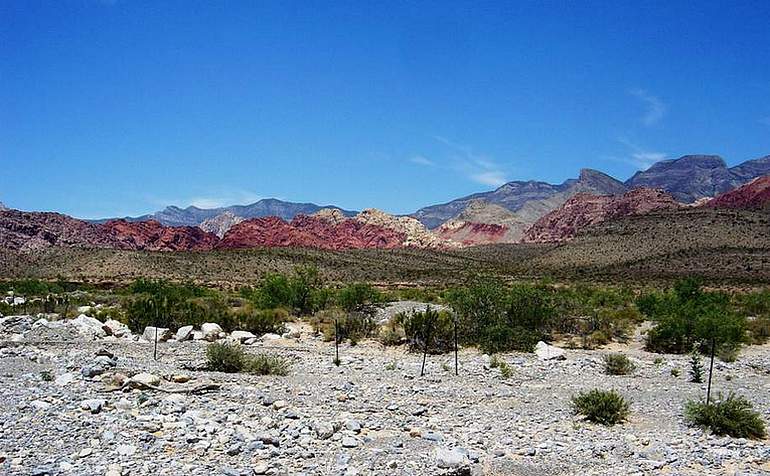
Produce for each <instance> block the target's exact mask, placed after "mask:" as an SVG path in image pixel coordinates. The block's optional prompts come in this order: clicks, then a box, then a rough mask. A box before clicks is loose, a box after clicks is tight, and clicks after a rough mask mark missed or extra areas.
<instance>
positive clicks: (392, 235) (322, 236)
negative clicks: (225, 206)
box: [217, 215, 406, 250]
mask: <svg viewBox="0 0 770 476" xmlns="http://www.w3.org/2000/svg"><path fill="white" fill-rule="evenodd" d="M405 238H406V236H405V234H403V233H398V232H396V231H394V230H390V229H388V228H384V227H381V226H377V225H369V224H366V223H361V222H359V221H356V220H344V221H342V222H340V223H333V222H330V221H327V220H324V219H323V218H319V217H316V216H307V215H299V216H297V217H295V218H294V219H293V220H291V222H286V221H284V220H282V219H280V218H278V217H266V218H253V219H250V220H245V221H242V222H241V223H238V224H236V225H235V226H233V227H232V228H231V229H230V230H229V231H228V232H227V233H226V234H225V236H224V238H223V239H222V240H221V241H220V242H219V244H218V245H217V248H220V249H233V248H254V247H303V248H318V249H328V250H345V249H358V248H398V247H401V246H403V243H404V241H405Z"/></svg>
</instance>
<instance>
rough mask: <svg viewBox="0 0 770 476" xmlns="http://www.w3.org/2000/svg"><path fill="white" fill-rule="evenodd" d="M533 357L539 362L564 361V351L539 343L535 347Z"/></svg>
mask: <svg viewBox="0 0 770 476" xmlns="http://www.w3.org/2000/svg"><path fill="white" fill-rule="evenodd" d="M535 355H537V358H538V359H540V360H564V359H565V358H566V357H565V356H564V349H560V348H558V347H554V346H552V345H548V344H546V343H545V342H543V341H540V342H538V343H537V345H536V346H535Z"/></svg>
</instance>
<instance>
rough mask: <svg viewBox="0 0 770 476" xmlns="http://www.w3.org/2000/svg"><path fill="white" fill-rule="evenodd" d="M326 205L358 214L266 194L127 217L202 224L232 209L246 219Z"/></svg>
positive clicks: (292, 213) (307, 211)
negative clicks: (235, 202) (243, 201)
mask: <svg viewBox="0 0 770 476" xmlns="http://www.w3.org/2000/svg"><path fill="white" fill-rule="evenodd" d="M323 208H336V209H339V210H340V211H341V212H342V213H343V214H344V215H345V216H354V215H355V214H356V212H354V211H350V210H344V209H341V208H339V207H334V206H331V205H326V206H320V205H316V204H315V203H294V202H285V201H283V200H278V199H275V198H265V199H262V200H259V201H257V202H254V203H252V204H250V205H232V206H229V207H221V208H198V207H195V206H189V207H187V208H179V207H176V206H169V207H166V208H165V209H163V210H161V211H158V212H155V213H152V214H149V215H143V216H140V217H133V218H131V217H129V218H126V220H128V221H146V220H157V221H159V222H160V223H162V224H163V225H166V226H198V225H200V224H201V223H203V222H204V221H206V220H208V219H211V218H214V217H216V216H219V215H221V214H223V213H226V212H229V213H232V214H233V215H235V216H237V217H241V218H244V219H249V218H260V217H267V216H277V217H279V218H281V219H283V220H287V221H288V220H291V219H293V218H294V217H295V216H297V215H312V214H313V213H315V212H317V211H319V210H321V209H323ZM101 221H107V220H101Z"/></svg>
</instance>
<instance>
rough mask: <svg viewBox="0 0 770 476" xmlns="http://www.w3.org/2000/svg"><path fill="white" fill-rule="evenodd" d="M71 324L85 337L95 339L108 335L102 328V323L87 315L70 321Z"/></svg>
mask: <svg viewBox="0 0 770 476" xmlns="http://www.w3.org/2000/svg"><path fill="white" fill-rule="evenodd" d="M69 324H70V325H71V326H72V327H74V328H75V330H77V331H78V333H79V334H80V335H82V336H84V337H89V338H92V339H95V338H102V337H105V336H107V333H106V332H105V331H104V329H103V328H102V323H101V322H100V321H99V320H98V319H96V318H93V317H89V316H86V315H85V314H81V315H79V316H78V317H76V318H75V319H72V320H71V321H69Z"/></svg>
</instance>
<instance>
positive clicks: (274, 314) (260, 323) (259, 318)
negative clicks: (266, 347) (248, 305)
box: [236, 309, 289, 336]
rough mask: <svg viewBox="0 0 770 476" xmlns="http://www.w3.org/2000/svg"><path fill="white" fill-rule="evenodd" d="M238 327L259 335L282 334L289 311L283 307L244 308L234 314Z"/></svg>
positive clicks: (284, 330)
mask: <svg viewBox="0 0 770 476" xmlns="http://www.w3.org/2000/svg"><path fill="white" fill-rule="evenodd" d="M236 320H237V322H238V328H239V329H241V330H244V331H248V332H251V333H253V334H255V335H258V336H261V335H264V334H279V335H280V334H283V333H284V332H286V321H288V320H289V313H288V312H286V310H285V309H245V310H243V311H240V312H239V313H237V314H236Z"/></svg>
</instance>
